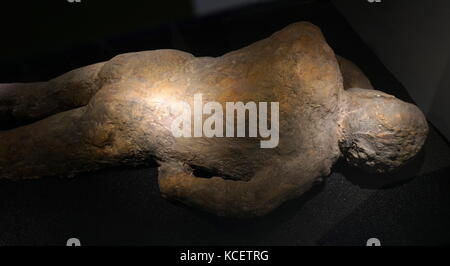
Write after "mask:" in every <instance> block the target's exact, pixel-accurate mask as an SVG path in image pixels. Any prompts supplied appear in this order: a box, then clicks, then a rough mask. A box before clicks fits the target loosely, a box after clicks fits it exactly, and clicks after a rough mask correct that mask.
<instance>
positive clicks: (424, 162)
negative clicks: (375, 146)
mask: <svg viewBox="0 0 450 266" xmlns="http://www.w3.org/2000/svg"><path fill="white" fill-rule="evenodd" d="M285 4H286V3H284V4H281V5H272V4H271V5H269V6H267V7H262V8H254V7H251V8H249V9H246V10H243V11H242V12H237V13H233V14H225V15H221V16H216V17H213V18H208V19H204V20H201V21H199V22H196V23H191V24H179V25H178V26H179V28H180V30H181V32H182V34H183V37H184V38H185V41H186V43H187V47H188V48H186V46H184V47H183V46H182V45H180V44H177V43H173V40H172V39H171V34H170V30H169V29H164V30H156V31H145V32H141V33H138V34H130V35H127V36H124V37H123V38H111V39H108V40H107V41H108V49H109V47H111V48H110V49H112V50H113V51H114V54H118V53H124V52H127V51H136V50H149V49H157V48H162V47H174V48H177V49H182V48H185V49H188V50H189V51H190V52H192V53H194V54H195V55H215V56H218V55H221V54H223V53H224V52H227V51H230V50H233V49H237V48H240V47H242V46H244V45H247V44H249V43H252V42H254V41H256V40H259V39H261V38H263V37H265V36H267V35H268V34H270V33H272V32H274V31H275V30H277V29H280V28H282V27H284V26H285V25H287V24H289V23H291V22H294V21H299V20H308V21H312V22H314V24H316V25H320V27H321V29H322V30H323V31H324V33H325V36H326V37H327V41H328V43H330V45H331V46H332V47H333V48H334V50H335V52H336V53H337V54H340V55H343V56H345V57H347V58H350V59H351V60H352V61H353V62H355V63H357V64H358V65H359V66H360V67H361V68H362V69H363V70H364V72H365V73H366V74H367V75H368V76H369V78H370V80H371V82H372V83H373V85H374V86H375V87H376V88H382V89H383V91H386V92H389V93H390V94H394V95H396V96H398V97H399V98H401V99H403V100H405V101H411V99H410V98H409V96H408V95H407V93H406V90H405V89H404V88H403V87H402V85H401V84H400V83H399V82H398V81H397V80H396V79H395V78H394V77H393V76H392V75H391V74H390V73H389V72H388V71H387V70H386V68H384V66H383V64H382V63H381V62H380V61H379V60H378V59H377V57H376V56H375V55H374V54H373V53H372V52H371V51H370V49H369V48H368V47H367V46H366V45H364V43H363V42H362V41H361V40H360V39H359V37H358V36H357V35H356V34H355V33H354V32H353V31H352V30H351V28H350V27H349V25H348V24H347V23H346V22H345V19H344V18H342V17H341V16H340V15H339V14H338V13H337V12H336V10H335V9H334V8H333V7H332V6H330V5H329V4H324V3H321V4H312V5H301V4H298V3H295V4H287V5H285ZM268 17H270V18H271V19H270V20H269V19H267V18H268ZM110 56H112V54H111V50H105V46H99V45H97V44H90V45H88V46H86V47H84V48H79V49H68V50H64V53H58V52H56V51H55V52H54V53H52V54H43V55H41V56H40V57H37V58H36V59H28V60H24V63H23V64H28V68H27V69H28V71H25V70H23V69H22V68H20V67H19V66H20V65H19V63H17V64H14V65H11V64H10V63H5V62H0V64H1V65H0V66H1V67H2V70H3V71H2V72H0V75H1V76H2V78H3V81H8V82H12V81H19V80H22V79H25V80H26V81H32V80H46V79H49V78H51V77H54V76H55V75H58V74H61V73H62V72H64V71H67V70H70V69H73V68H75V67H79V66H83V65H87V64H89V63H93V62H98V61H103V60H106V59H108V58H110ZM68 59H70V60H68ZM62 70H64V71H62ZM13 77H15V78H13ZM36 77H39V78H36ZM2 126H3V125H2ZM416 159H417V160H415V161H413V162H412V164H410V165H408V166H407V168H406V169H404V171H401V172H400V173H398V174H395V175H382V176H380V175H375V176H372V175H368V174H367V173H365V172H361V171H358V170H357V169H355V168H352V167H348V165H346V164H345V163H342V161H341V162H338V164H337V165H336V167H335V168H334V169H333V171H332V174H331V175H330V176H329V177H327V178H326V182H324V183H322V185H319V186H316V187H314V188H313V189H312V190H311V191H310V192H308V193H306V194H304V195H303V196H302V197H300V198H298V199H296V200H293V201H290V202H288V203H286V204H283V205H282V206H281V207H280V208H278V209H277V210H276V211H274V212H272V213H271V214H269V215H266V216H263V217H259V218H256V219H251V220H241V219H240V220H230V219H225V218H222V217H216V216H211V215H207V214H204V213H202V212H199V211H197V210H195V209H186V208H185V207H184V206H180V205H175V204H172V203H171V202H168V201H166V200H164V199H162V198H161V196H160V192H159V189H158V182H157V169H155V168H142V169H130V168H126V169H117V168H113V169H109V170H105V171H101V172H95V173H90V174H84V175H82V176H79V177H77V178H75V179H58V178H44V179H40V180H26V181H21V182H11V181H7V180H0V199H1V200H0V212H1V213H2V215H1V216H0V227H1V228H2V230H1V231H0V243H1V244H5V245H6V244H8V245H14V244H41V245H42V244H53V245H65V243H66V241H67V239H68V238H70V237H78V238H80V239H81V241H82V244H83V245H124V244H125V245H127V244H128V245H143V244H147V245H149V244H150V245H158V244H159V245H200V244H203V245H217V244H235V245H236V244H241V245H266V244H268V245H270V244H271V245H308V244H309V245H310V244H322V245H327V244H335V245H336V244H337V245H339V244H350V245H365V243H366V241H367V239H368V238H370V237H378V238H379V239H380V240H381V241H382V244H383V245H399V244H410V245H411V244H415V245H424V244H425V245H436V244H445V243H447V244H448V243H450V230H449V229H448V228H449V226H450V208H449V207H448V206H450V194H449V193H448V191H449V189H450V183H449V179H448V175H449V173H450V170H449V168H448V166H449V165H450V148H449V146H448V143H446V142H445V141H444V140H443V139H442V136H441V135H439V134H438V133H437V131H436V130H435V129H434V128H433V127H430V133H429V137H428V138H427V141H426V142H425V144H424V149H423V151H422V152H421V153H420V154H419V156H417V157H416ZM393 180H406V181H402V182H401V183H397V184H395V185H392V186H389V187H385V184H386V182H388V181H389V182H392V181H393Z"/></svg>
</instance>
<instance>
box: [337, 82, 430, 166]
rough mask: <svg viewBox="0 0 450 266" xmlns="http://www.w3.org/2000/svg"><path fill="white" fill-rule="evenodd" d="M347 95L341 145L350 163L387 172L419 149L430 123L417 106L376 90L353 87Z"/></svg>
mask: <svg viewBox="0 0 450 266" xmlns="http://www.w3.org/2000/svg"><path fill="white" fill-rule="evenodd" d="M345 96H346V97H345V98H346V100H345V101H344V102H345V105H346V108H344V110H345V111H343V113H342V120H341V122H340V128H341V133H342V134H341V139H340V143H339V145H340V148H341V150H342V152H343V154H344V156H345V158H346V160H347V162H349V163H350V164H352V165H354V166H358V167H361V168H363V169H365V170H368V171H370V172H388V171H391V170H394V169H396V168H398V167H400V166H402V165H404V164H405V163H406V162H407V161H409V160H410V159H411V158H412V157H413V156H414V155H416V154H417V153H418V152H419V151H420V149H421V148H422V146H423V144H424V142H425V139H426V136H427V134H428V124H427V121H426V119H425V116H424V115H423V113H422V112H421V111H420V109H419V108H418V107H417V106H415V105H413V104H410V103H406V102H404V101H401V100H399V99H397V98H395V97H394V96H392V95H389V94H386V93H383V92H380V91H376V90H364V89H350V90H348V91H346V93H345Z"/></svg>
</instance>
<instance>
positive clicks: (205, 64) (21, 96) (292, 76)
mask: <svg viewBox="0 0 450 266" xmlns="http://www.w3.org/2000/svg"><path fill="white" fill-rule="evenodd" d="M339 61H340V64H339V63H338V60H337V58H336V56H335V54H334V52H333V50H332V49H331V48H330V47H329V46H328V44H327V43H326V41H325V38H324V37H323V35H322V32H321V31H320V29H319V28H318V27H316V26H314V25H313V24H311V23H308V22H297V23H293V24H291V25H289V26H287V27H285V28H283V29H282V30H280V31H277V32H276V33H274V34H272V35H271V36H270V37H269V38H266V39H263V40H261V41H258V42H255V43H254V44H251V45H249V46H247V47H244V48H242V49H239V50H236V51H233V52H230V53H227V54H225V55H223V56H220V57H215V58H214V57H194V56H193V55H191V54H189V53H185V52H181V51H177V50H155V51H145V52H138V53H128V54H123V55H118V56H116V57H114V58H113V59H111V60H109V61H107V62H105V63H98V64H95V65H91V66H87V67H84V68H80V69H77V70H73V71H71V72H69V73H67V74H65V75H62V76H60V77H58V78H56V79H53V80H51V81H49V82H48V83H33V84H6V85H1V86H0V90H2V91H3V97H2V98H3V99H6V100H5V102H6V103H7V104H9V105H6V107H7V108H6V112H4V113H7V115H11V116H13V117H14V118H15V119H17V120H20V119H26V120H32V119H38V118H43V117H45V116H46V115H50V116H49V117H47V118H44V119H42V120H39V121H37V122H35V123H32V124H30V125H26V126H23V127H19V128H15V129H11V130H8V131H3V132H0V146H1V147H2V150H1V151H0V152H1V154H0V173H1V175H2V178H10V179H24V178H37V177H42V176H50V175H59V176H74V175H76V174H78V173H82V172H88V171H93V170H97V169H101V168H105V167H108V166H120V165H132V166H133V165H142V164H146V163H148V162H149V161H150V160H152V159H153V160H157V161H158V162H159V164H160V172H159V187H160V190H161V192H162V194H163V195H164V196H165V197H168V198H171V199H176V200H179V201H181V202H184V203H186V204H188V205H193V206H197V207H201V208H203V209H205V210H208V211H210V212H213V213H216V214H218V215H223V216H242V217H246V216H255V215H256V216H259V215H264V214H266V213H268V212H270V211H272V210H273V209H275V208H276V207H278V206H279V205H280V204H281V203H283V202H285V201H286V200H289V199H292V198H296V197H298V196H300V195H302V194H303V193H304V192H305V191H307V190H309V189H310V188H311V186H312V185H313V184H314V183H316V182H320V181H321V178H322V177H324V176H327V175H329V174H330V171H331V167H332V165H333V164H334V163H335V162H336V161H337V159H338V158H339V157H340V156H341V151H342V152H343V155H344V156H345V157H346V158H347V160H348V161H349V162H350V163H351V164H353V165H355V166H362V167H363V168H367V169H368V170H374V171H377V172H386V171H390V170H395V169H397V168H398V167H400V166H402V165H403V164H404V163H405V162H407V161H408V160H409V159H410V158H412V157H413V156H414V155H415V154H417V153H418V152H419V150H420V149H421V147H422V145H423V142H424V141H425V138H426V135H427V132H428V127H427V122H426V120H425V118H424V116H423V114H422V113H421V112H420V110H419V109H418V108H417V107H415V106H414V105H412V104H408V103H405V102H403V101H401V100H399V99H397V98H395V97H394V96H391V95H388V94H385V93H382V92H380V91H376V90H372V86H371V85H370V82H369V81H368V80H367V78H365V76H364V74H363V73H362V72H361V71H360V70H359V69H358V68H357V67H356V66H355V65H353V64H352V63H350V62H348V61H347V60H346V59H343V58H341V59H340V60H339ZM341 68H342V69H343V71H342V73H344V77H343V76H342V74H341V70H340V69H341ZM344 85H347V86H359V87H362V88H357V89H354V88H347V90H344ZM195 93H202V94H203V100H204V101H216V102H219V103H221V104H222V105H223V106H224V105H225V103H226V102H244V103H247V102H250V101H252V102H279V105H280V114H279V116H280V126H279V132H280V141H279V144H278V146H277V147H276V148H273V149H261V148H260V146H259V143H258V142H259V139H254V138H253V139H252V138H241V139H237V138H206V137H202V138H175V137H173V135H172V133H171V131H170V128H171V123H172V121H173V120H174V118H175V117H176V116H177V114H174V113H173V112H172V111H171V109H170V108H171V106H172V104H176V103H177V102H178V101H185V102H188V103H192V100H193V99H194V94H195ZM89 97H91V99H89ZM47 99H49V100H47ZM8 107H9V109H8ZM74 107H78V108H75V109H72V110H70V108H74ZM63 110H68V111H65V112H61V113H58V112H59V111H63ZM247 124H248V123H247ZM194 167H201V168H202V169H206V170H208V171H209V172H214V176H213V177H212V178H200V177H197V176H195V175H194V174H193V170H194Z"/></svg>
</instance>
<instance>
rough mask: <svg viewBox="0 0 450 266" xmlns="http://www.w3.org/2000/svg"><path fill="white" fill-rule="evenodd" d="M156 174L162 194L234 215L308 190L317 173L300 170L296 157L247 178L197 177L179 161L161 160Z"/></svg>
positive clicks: (259, 210) (263, 209)
mask: <svg viewBox="0 0 450 266" xmlns="http://www.w3.org/2000/svg"><path fill="white" fill-rule="evenodd" d="M296 162H297V163H296ZM158 175H159V176H158V181H159V188H160V190H161V193H162V195H163V196H165V197H168V198H171V199H175V200H178V201H181V202H183V203H185V204H187V205H191V206H195V207H200V208H202V209H205V210H207V211H209V212H212V213H215V214H217V215H219V216H234V217H253V216H261V215H264V214H266V213H268V212H270V211H271V210H273V209H275V208H276V207H278V206H279V205H280V204H281V203H283V202H284V201H286V200H288V199H291V198H294V197H297V196H299V195H301V194H303V193H304V192H305V191H307V190H309V189H310V188H311V186H312V185H313V184H314V181H315V180H316V177H317V174H316V173H313V171H309V170H308V169H302V170H299V169H298V161H297V160H293V161H292V162H284V165H283V167H275V166H271V167H270V168H264V169H261V170H260V171H258V172H257V173H255V175H254V176H253V178H252V179H251V180H249V181H236V180H230V179H224V178H222V177H217V176H214V177H212V178H202V177H196V176H194V175H193V173H192V170H191V169H189V167H185V166H184V165H182V164H181V163H178V162H160V167H159V174H158ZM300 176H303V178H299V177H300Z"/></svg>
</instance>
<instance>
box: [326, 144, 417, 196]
mask: <svg viewBox="0 0 450 266" xmlns="http://www.w3.org/2000/svg"><path fill="white" fill-rule="evenodd" d="M424 161H425V149H422V150H421V151H420V152H419V153H418V154H417V155H416V156H414V157H413V158H411V159H410V160H409V161H408V162H407V163H406V164H405V165H403V166H402V167H400V168H399V169H396V170H394V171H392V172H387V173H369V172H366V171H364V170H362V169H360V168H357V167H352V166H350V165H349V164H347V162H346V161H345V159H344V158H341V159H339V161H338V162H337V163H336V164H335V165H334V166H333V169H332V171H333V172H338V173H340V174H342V175H343V176H345V178H347V180H348V181H350V182H351V183H352V184H354V185H357V186H359V187H361V188H367V189H387V188H392V187H396V186H399V185H402V184H405V183H407V182H409V181H411V180H412V179H413V178H414V177H415V176H417V175H418V174H419V173H420V170H421V168H422V165H423V164H424Z"/></svg>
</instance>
